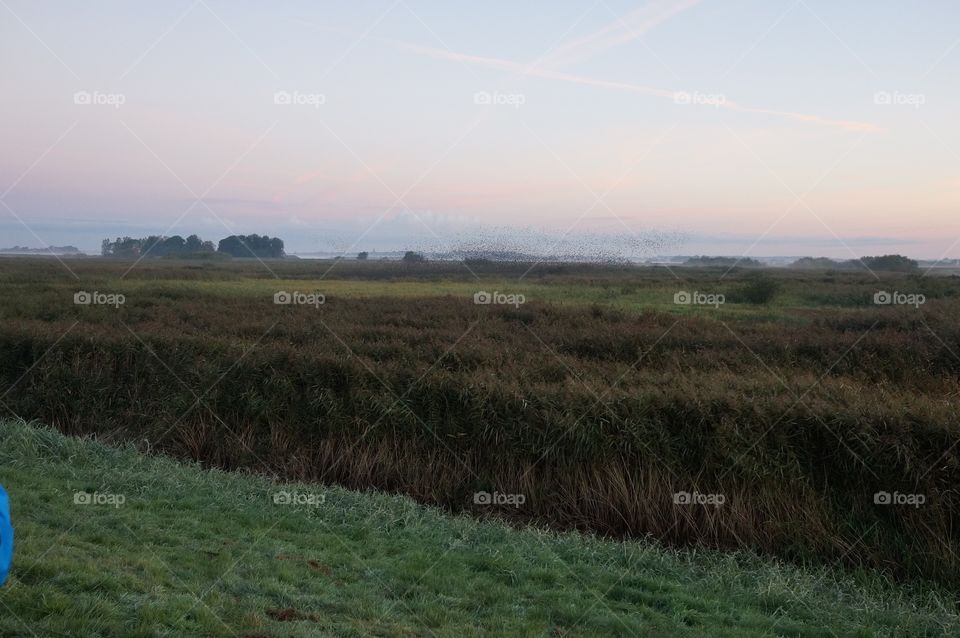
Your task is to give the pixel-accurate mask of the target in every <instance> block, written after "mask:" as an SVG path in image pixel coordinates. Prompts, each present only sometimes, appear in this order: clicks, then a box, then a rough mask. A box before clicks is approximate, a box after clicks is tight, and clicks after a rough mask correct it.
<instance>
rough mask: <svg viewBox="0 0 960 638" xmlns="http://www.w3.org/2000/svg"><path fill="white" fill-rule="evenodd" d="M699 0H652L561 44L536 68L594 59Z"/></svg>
mask: <svg viewBox="0 0 960 638" xmlns="http://www.w3.org/2000/svg"><path fill="white" fill-rule="evenodd" d="M701 1H702V0H653V1H652V2H649V3H648V4H646V5H644V6H642V7H640V8H639V9H634V10H633V11H631V12H630V13H627V14H626V15H623V16H619V17H617V18H616V19H615V20H614V21H613V22H611V23H610V24H608V25H606V26H605V27H603V28H602V29H599V30H597V31H594V32H593V33H590V34H588V35H585V36H583V37H580V38H576V39H573V40H570V41H569V42H567V43H565V44H561V45H560V46H558V47H557V48H555V49H554V50H553V51H551V52H550V53H549V54H547V55H546V56H544V57H543V58H541V59H540V60H538V61H537V66H547V67H550V66H557V65H564V64H572V63H575V62H580V61H582V60H585V59H588V58H592V57H595V56H597V55H600V54H602V53H605V52H606V51H608V50H610V49H612V48H614V47H617V46H620V45H621V44H626V43H627V42H631V41H632V40H636V39H637V38H639V37H640V36H642V35H643V34H645V33H646V32H648V31H650V30H651V29H653V28H654V27H656V26H657V25H659V24H660V23H662V22H665V21H666V20H669V19H670V18H671V17H673V16H674V15H676V14H678V13H681V12H682V11H685V10H687V9H689V8H691V7H693V6H695V5H698V4H700V2H701Z"/></svg>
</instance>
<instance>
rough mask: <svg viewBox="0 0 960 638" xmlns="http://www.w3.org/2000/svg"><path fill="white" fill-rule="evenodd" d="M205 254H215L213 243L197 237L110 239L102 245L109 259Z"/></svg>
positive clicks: (156, 236)
mask: <svg viewBox="0 0 960 638" xmlns="http://www.w3.org/2000/svg"><path fill="white" fill-rule="evenodd" d="M203 252H208V253H213V252H214V247H213V242H209V241H203V240H201V239H200V238H199V237H197V236H196V235H190V236H189V237H187V238H186V239H184V238H183V237H181V236H180V235H174V236H172V237H164V236H162V235H150V236H149V237H142V238H140V239H134V238H132V237H117V238H116V240H114V241H110V239H109V238H108V239H104V240H103V241H102V242H101V243H100V253H101V254H102V255H104V256H107V257H124V258H138V257H141V256H143V257H186V256H189V255H196V254H198V253H203Z"/></svg>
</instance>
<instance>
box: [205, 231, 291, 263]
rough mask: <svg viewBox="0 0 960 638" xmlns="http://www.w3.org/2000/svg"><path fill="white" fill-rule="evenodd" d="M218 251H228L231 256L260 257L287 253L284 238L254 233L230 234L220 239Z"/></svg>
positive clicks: (276, 257) (280, 255)
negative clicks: (284, 247) (284, 248)
mask: <svg viewBox="0 0 960 638" xmlns="http://www.w3.org/2000/svg"><path fill="white" fill-rule="evenodd" d="M217 252H221V253H227V254H228V255H230V256H231V257H259V258H261V259H278V258H280V257H283V256H284V255H285V254H286V253H285V252H284V250H283V240H282V239H280V238H279V237H268V236H266V235H263V236H262V237H261V236H260V235H257V234H253V235H230V236H229V237H225V238H223V239H221V240H220V243H219V245H218V246H217Z"/></svg>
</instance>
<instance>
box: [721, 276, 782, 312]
mask: <svg viewBox="0 0 960 638" xmlns="http://www.w3.org/2000/svg"><path fill="white" fill-rule="evenodd" d="M778 292H780V282H778V281H777V280H776V279H774V278H773V277H771V276H769V275H766V274H760V275H757V276H756V277H751V278H750V279H749V280H748V281H747V282H746V283H744V284H743V285H742V286H741V287H740V288H738V289H737V290H735V291H734V293H733V294H732V295H731V297H732V299H731V301H734V302H736V303H751V304H757V305H760V304H768V303H770V302H771V301H773V298H774V297H775V296H776V295H777V293H778Z"/></svg>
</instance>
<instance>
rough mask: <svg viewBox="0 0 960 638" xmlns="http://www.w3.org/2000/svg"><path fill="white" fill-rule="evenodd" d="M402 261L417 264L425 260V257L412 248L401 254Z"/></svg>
mask: <svg viewBox="0 0 960 638" xmlns="http://www.w3.org/2000/svg"><path fill="white" fill-rule="evenodd" d="M403 261H405V262H406V263H408V264H418V263H422V262H425V261H426V258H425V257H424V256H423V255H421V254H420V253H415V252H413V251H412V250H408V251H407V252H405V253H404V254H403Z"/></svg>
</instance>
